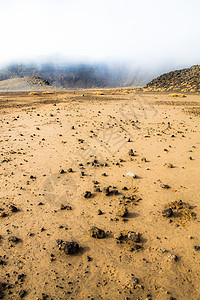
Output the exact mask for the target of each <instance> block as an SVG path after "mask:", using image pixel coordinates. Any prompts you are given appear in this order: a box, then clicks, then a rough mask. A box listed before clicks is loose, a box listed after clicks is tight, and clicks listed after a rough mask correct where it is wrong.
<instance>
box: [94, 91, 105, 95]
mask: <svg viewBox="0 0 200 300" xmlns="http://www.w3.org/2000/svg"><path fill="white" fill-rule="evenodd" d="M93 94H94V95H104V93H103V92H94V93H93Z"/></svg>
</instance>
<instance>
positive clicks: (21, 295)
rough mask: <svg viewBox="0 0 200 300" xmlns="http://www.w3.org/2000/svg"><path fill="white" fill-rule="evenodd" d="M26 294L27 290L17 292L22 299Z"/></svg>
mask: <svg viewBox="0 0 200 300" xmlns="http://www.w3.org/2000/svg"><path fill="white" fill-rule="evenodd" d="M26 294H27V292H26V291H25V290H21V291H20V292H19V297H20V298H21V299H22V298H24V297H25V296H26Z"/></svg>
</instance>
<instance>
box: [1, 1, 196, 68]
mask: <svg viewBox="0 0 200 300" xmlns="http://www.w3.org/2000/svg"><path fill="white" fill-rule="evenodd" d="M0 29H1V30H0V37H1V44H0V66H3V65H5V64H7V63H11V62H21V61H24V62H27V61H35V60H39V61H41V60H49V59H52V58H56V59H57V60H58V61H59V60H60V61H62V59H64V60H68V61H69V60H75V61H76V60H77V61H89V62H93V61H95V62H98V61H99V62H103V61H105V62H108V61H119V62H120V61H121V62H123V61H126V62H130V64H132V65H137V66H144V65H147V64H148V65H150V66H153V67H157V66H158V65H159V64H169V65H173V64H174V65H188V66H189V65H192V64H199V63H200V0H137V1H136V0H98V1H97V0H0Z"/></svg>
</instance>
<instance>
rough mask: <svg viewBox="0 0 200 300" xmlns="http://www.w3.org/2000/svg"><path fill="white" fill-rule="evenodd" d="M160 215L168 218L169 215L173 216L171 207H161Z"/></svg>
mask: <svg viewBox="0 0 200 300" xmlns="http://www.w3.org/2000/svg"><path fill="white" fill-rule="evenodd" d="M162 215H163V217H166V218H170V217H171V216H173V210H172V209H171V207H167V208H165V209H163V211H162Z"/></svg>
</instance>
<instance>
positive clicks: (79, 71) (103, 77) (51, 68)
mask: <svg viewBox="0 0 200 300" xmlns="http://www.w3.org/2000/svg"><path fill="white" fill-rule="evenodd" d="M31 76H36V77H40V78H44V79H45V80H47V81H48V82H49V83H50V84H51V85H54V86H56V87H58V88H60V87H61V88H73V89H74V88H75V89H76V88H77V89H79V88H104V87H119V86H121V87H123V86H143V85H144V84H146V83H147V82H148V81H149V80H150V79H151V78H152V75H150V74H149V72H147V71H144V70H141V69H135V70H134V71H130V69H129V68H128V67H125V66H117V67H116V66H112V67H110V66H108V65H104V64H97V65H89V64H72V65H55V64H50V63H49V64H42V65H36V64H35V65H33V64H32V65H31V64H29V65H10V66H8V67H7V68H4V69H3V70H1V71H0V81H2V80H6V79H11V78H24V77H31Z"/></svg>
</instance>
